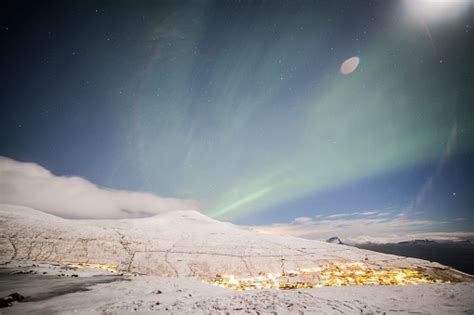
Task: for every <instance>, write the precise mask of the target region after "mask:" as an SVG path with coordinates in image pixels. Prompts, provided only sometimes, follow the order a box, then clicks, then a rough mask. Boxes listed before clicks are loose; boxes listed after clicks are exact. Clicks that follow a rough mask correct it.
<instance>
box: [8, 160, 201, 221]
mask: <svg viewBox="0 0 474 315" xmlns="http://www.w3.org/2000/svg"><path fill="white" fill-rule="evenodd" d="M0 203H4V204H12V205H20V206H26V207H31V208H34V209H37V210H41V211H44V212H47V213H51V214H54V215H58V216H61V217H64V218H77V219H79V218H91V219H106V218H107V219H112V218H131V217H145V216H150V215H154V214H157V213H161V212H167V211H173V210H197V209H198V204H197V202H195V201H192V200H180V199H174V198H163V197H159V196H156V195H153V194H151V193H143V192H129V191H121V190H112V189H106V188H101V187H98V186H96V185H94V184H92V183H91V182H89V181H87V180H85V179H83V178H80V177H61V176H56V175H54V174H52V173H51V172H50V171H48V170H47V169H45V168H43V167H41V166H40V165H38V164H34V163H23V162H17V161H15V160H12V159H9V158H6V157H1V156H0Z"/></svg>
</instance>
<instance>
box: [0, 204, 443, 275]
mask: <svg viewBox="0 0 474 315" xmlns="http://www.w3.org/2000/svg"><path fill="white" fill-rule="evenodd" d="M0 257H1V262H3V263H4V262H8V261H21V260H31V261H46V262H57V263H65V262H67V263H71V262H73V263H97V264H108V265H116V266H117V268H118V270H120V271H127V272H134V273H139V274H153V275H161V276H178V277H209V276H214V275H215V274H218V273H238V274H249V275H250V274H252V275H255V274H258V273H259V272H260V271H266V272H282V271H283V272H284V271H285V270H287V271H288V270H292V269H296V268H299V267H300V268H301V267H302V268H305V267H310V266H315V265H321V264H326V263H329V262H364V263H367V264H368V265H371V266H381V267H420V266H421V267H423V268H437V267H443V266H441V265H439V264H436V263H430V262H427V261H424V260H419V259H413V258H405V257H399V256H393V255H385V254H379V253H375V252H371V251H367V250H361V249H357V248H353V247H349V246H345V245H336V244H330V243H326V242H321V241H312V240H305V239H300V238H295V237H284V236H274V235H265V234H258V233H256V232H254V231H250V230H246V229H241V228H239V227H238V226H235V225H233V224H230V223H223V222H219V221H216V220H213V219H211V218H209V217H207V216H205V215H203V214H201V213H199V212H196V211H173V212H168V213H163V214H159V215H156V216H153V217H149V218H140V219H120V220H69V219H62V218H59V217H56V216H53V215H49V214H46V213H43V212H40V211H37V210H34V209H31V208H25V207H20V206H12V205H0Z"/></svg>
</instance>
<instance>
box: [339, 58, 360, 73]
mask: <svg viewBox="0 0 474 315" xmlns="http://www.w3.org/2000/svg"><path fill="white" fill-rule="evenodd" d="M359 63H360V59H359V57H351V58H349V59H346V60H345V61H344V62H343V63H342V64H341V68H340V69H339V71H341V73H342V74H344V75H348V74H351V73H352V72H354V71H355V70H356V69H357V67H358V66H359Z"/></svg>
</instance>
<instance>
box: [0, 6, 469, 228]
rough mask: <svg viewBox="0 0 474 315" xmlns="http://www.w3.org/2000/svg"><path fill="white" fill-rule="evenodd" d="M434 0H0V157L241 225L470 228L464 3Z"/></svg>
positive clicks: (467, 94) (466, 39) (467, 30)
mask: <svg viewBox="0 0 474 315" xmlns="http://www.w3.org/2000/svg"><path fill="white" fill-rule="evenodd" d="M449 2H450V1H442V0H440V1H433V0H421V1H419V2H418V3H417V4H416V5H415V4H413V2H412V4H409V3H408V2H407V1H395V0H391V1H366V0H361V1H342V0H337V1H329V0H328V1H189V2H185V1H177V2H173V1H164V2H160V1H133V2H132V1H58V2H54V1H47V2H40V1H32V2H28V1H2V4H1V10H0V11H1V13H0V14H1V25H0V27H1V29H0V39H1V42H2V49H1V55H0V63H1V64H0V67H1V69H2V71H1V74H0V77H1V90H0V93H1V111H2V114H1V115H0V132H1V135H2V136H1V137H0V155H1V156H6V157H9V158H12V159H15V160H18V161H28V162H34V163H37V164H39V165H41V166H43V167H45V168H47V169H49V170H51V171H52V172H53V173H54V174H56V175H60V176H72V175H74V176H80V177H83V178H85V179H87V180H89V181H91V182H93V183H95V184H97V185H100V186H104V187H110V188H113V189H123V190H131V191H144V192H152V193H155V194H157V195H160V196H167V197H174V198H183V199H194V200H197V201H198V202H199V203H200V205H201V209H202V211H203V212H204V213H206V214H208V215H209V216H211V217H214V218H217V219H222V220H227V221H231V222H235V223H240V224H247V225H252V224H257V225H261V224H267V225H268V224H275V223H284V222H290V221H292V220H294V219H295V218H298V217H308V218H315V217H319V216H325V217H330V216H334V215H336V216H337V215H338V214H339V215H343V214H347V213H359V214H360V213H370V212H373V213H375V212H377V213H381V212H380V211H383V213H392V214H393V215H394V216H395V215H397V216H403V217H404V218H407V219H410V218H416V219H423V220H429V221H430V222H432V221H440V222H445V223H446V222H447V223H446V224H444V225H442V227H441V228H440V227H438V228H439V229H441V230H442V231H473V230H474V229H473V209H472V206H473V204H474V197H473V196H474V193H473V189H474V159H473V158H474V109H473V107H474V61H473V59H472V58H473V56H474V29H473V26H474V22H473V21H474V8H473V5H472V2H469V1H462V0H460V1H454V2H451V4H446V3H449ZM351 57H358V58H359V61H360V63H359V65H358V67H357V68H356V69H355V70H354V71H353V72H352V73H349V74H343V73H341V71H340V66H341V64H342V63H343V62H344V61H345V60H347V59H348V58H351ZM441 230H440V231H441Z"/></svg>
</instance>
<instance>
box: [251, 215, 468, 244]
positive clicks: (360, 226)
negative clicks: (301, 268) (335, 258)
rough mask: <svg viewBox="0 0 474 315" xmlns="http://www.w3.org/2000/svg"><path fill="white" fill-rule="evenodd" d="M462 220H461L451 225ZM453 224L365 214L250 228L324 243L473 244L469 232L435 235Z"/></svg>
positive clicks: (297, 220) (302, 219)
mask: <svg viewBox="0 0 474 315" xmlns="http://www.w3.org/2000/svg"><path fill="white" fill-rule="evenodd" d="M459 220H465V219H463V218H458V219H454V220H453V221H459ZM453 221H435V220H424V219H417V218H406V217H405V216H404V215H403V213H402V212H393V211H392V212H389V211H367V212H353V213H341V214H333V215H329V216H326V217H321V216H317V217H313V218H310V217H300V218H295V219H294V220H293V221H292V222H290V223H286V224H272V225H262V226H252V227H250V228H251V229H253V230H255V231H257V232H260V233H266V234H277V235H291V236H296V237H302V238H307V239H316V240H326V239H328V238H330V237H332V236H338V237H339V238H340V239H341V240H342V241H343V242H346V243H367V242H372V243H389V242H401V241H408V240H414V239H430V240H461V239H462V240H465V239H468V240H474V232H473V231H467V232H464V231H460V232H439V231H440V230H441V231H442V230H443V229H444V228H445V227H446V226H449V225H450V224H451V223H453Z"/></svg>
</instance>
